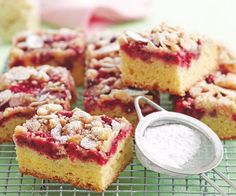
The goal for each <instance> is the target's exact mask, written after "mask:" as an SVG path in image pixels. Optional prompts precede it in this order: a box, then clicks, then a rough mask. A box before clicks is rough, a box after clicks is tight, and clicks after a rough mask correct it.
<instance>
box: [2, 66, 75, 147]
mask: <svg viewBox="0 0 236 196" xmlns="http://www.w3.org/2000/svg"><path fill="white" fill-rule="evenodd" d="M0 81H1V83H0V143H2V142H9V141H12V135H13V132H14V129H15V127H16V125H20V124H22V123H23V122H25V120H27V119H29V118H31V117H32V116H33V115H34V114H35V112H36V110H37V108H38V107H39V106H40V105H42V104H45V103H56V104H60V105H61V107H62V108H64V109H70V104H71V102H72V98H74V99H76V91H75V86H74V81H73V78H72V76H71V75H70V73H69V71H67V70H66V69H65V68H62V67H58V68H54V67H51V66H48V65H44V66H39V67H37V68H33V67H22V66H18V67H14V68H12V69H10V70H9V71H7V72H6V73H4V74H3V75H1V76H0ZM72 96H73V97H72Z"/></svg>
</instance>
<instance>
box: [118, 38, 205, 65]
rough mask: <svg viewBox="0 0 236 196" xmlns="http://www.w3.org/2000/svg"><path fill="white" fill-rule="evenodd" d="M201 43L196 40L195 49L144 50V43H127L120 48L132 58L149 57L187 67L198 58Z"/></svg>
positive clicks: (145, 59) (145, 58)
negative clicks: (176, 50)
mask: <svg viewBox="0 0 236 196" xmlns="http://www.w3.org/2000/svg"><path fill="white" fill-rule="evenodd" d="M200 46H201V43H200V42H198V48H197V50H196V51H187V50H184V49H182V50H181V51H179V52H161V51H160V52H152V51H150V52H149V51H147V50H144V48H145V47H146V43H141V42H137V43H133V42H132V43H127V44H124V45H122V46H121V50H123V51H125V53H127V54H128V55H129V56H130V57H132V58H140V59H142V60H143V61H149V60H150V59H151V58H156V59H160V60H162V61H164V62H166V63H167V64H174V65H178V66H181V67H186V68H189V67H190V66H191V62H192V60H194V59H198V58H199V56H200V53H201V51H200V50H201V47H200Z"/></svg>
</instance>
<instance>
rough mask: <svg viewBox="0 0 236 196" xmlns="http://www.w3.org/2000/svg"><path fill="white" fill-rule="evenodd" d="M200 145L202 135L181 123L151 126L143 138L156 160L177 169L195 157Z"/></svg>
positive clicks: (148, 150)
mask: <svg viewBox="0 0 236 196" xmlns="http://www.w3.org/2000/svg"><path fill="white" fill-rule="evenodd" d="M200 146H201V137H200V135H199V134H197V133H196V131H194V130H193V129H191V128H190V127H187V126H184V125H181V124H164V125H161V126H157V127H149V128H148V129H147V130H146V132H145V134H144V138H143V148H144V149H146V151H147V152H149V154H150V155H152V158H153V160H154V161H157V162H159V163H161V164H163V165H166V166H171V167H174V168H177V169H181V168H182V166H183V165H184V164H186V163H188V162H189V161H190V160H191V159H193V157H194V155H196V153H197V152H198V150H199V148H200Z"/></svg>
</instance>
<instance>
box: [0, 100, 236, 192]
mask: <svg viewBox="0 0 236 196" xmlns="http://www.w3.org/2000/svg"><path fill="white" fill-rule="evenodd" d="M162 103H163V107H165V108H167V109H168V108H169V106H170V105H169V102H168V99H167V98H166V96H163V97H162ZM235 149H236V141H226V142H224V152H225V154H224V159H223V161H222V163H221V164H220V166H219V167H218V169H219V170H220V171H221V172H223V173H224V174H226V175H227V177H228V178H229V179H231V180H233V181H236V150H235ZM207 175H208V177H210V178H211V179H212V180H213V181H214V182H215V183H216V184H217V185H219V186H220V187H221V188H223V189H224V190H225V192H227V193H228V194H229V195H236V191H235V190H233V189H231V187H229V185H228V184H226V183H225V182H224V181H223V180H222V179H221V178H219V177H218V176H217V175H215V174H214V173H213V172H209V173H207ZM0 195H7V196H8V195H10V196H15V195H19V196H20V195H21V196H28V195H42V196H44V195H49V196H51V195H60V196H65V195H68V196H69V195H73V196H76V195H79V196H83V195H86V196H90V195H105V196H107V195H117V196H123V195H124V196H125V195H135V196H136V195H161V196H165V195H176V196H178V195H179V196H182V195H218V193H217V192H215V190H214V189H213V188H212V187H211V186H210V185H209V184H207V182H205V180H204V179H202V178H201V177H200V176H191V177H188V178H179V179H178V178H172V177H169V176H166V175H161V174H158V173H155V172H152V171H150V170H147V169H145V168H144V167H143V166H142V165H141V164H140V163H139V161H138V160H137V159H136V157H135V154H134V159H133V161H132V163H131V164H130V165H129V166H128V167H127V168H126V169H125V171H123V172H122V173H121V175H120V176H119V177H118V179H117V181H116V182H114V183H113V184H112V185H111V186H110V187H109V188H108V190H107V191H106V192H104V193H94V192H91V191H88V190H83V189H78V188H74V187H73V186H71V185H68V184H59V183H55V182H49V181H48V180H39V179H36V178H34V177H31V176H27V175H22V174H21V173H20V172H19V171H18V164H17V161H16V157H15V148H14V144H13V143H8V144H2V145H0Z"/></svg>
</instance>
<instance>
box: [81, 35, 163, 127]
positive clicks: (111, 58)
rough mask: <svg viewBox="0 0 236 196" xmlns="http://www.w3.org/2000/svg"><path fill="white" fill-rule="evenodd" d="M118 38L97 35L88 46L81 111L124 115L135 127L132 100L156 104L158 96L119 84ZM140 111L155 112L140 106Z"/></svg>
mask: <svg viewBox="0 0 236 196" xmlns="http://www.w3.org/2000/svg"><path fill="white" fill-rule="evenodd" d="M118 36H119V35H117V34H111V33H102V34H96V35H95V36H94V38H93V40H92V41H91V42H90V44H89V45H88V47H87V51H86V74H85V75H86V83H85V86H86V89H85V91H84V108H85V111H87V112H89V113H91V114H96V115H99V114H106V115H108V116H111V117H121V116H124V117H125V118H127V119H128V120H129V121H130V122H131V123H132V124H133V125H134V126H135V125H136V124H137V123H138V118H137V115H136V111H135V108H134V98H135V97H136V96H139V95H143V96H147V97H149V98H150V99H152V100H153V101H155V102H157V103H159V93H158V92H157V91H147V90H141V89H134V88H129V87H127V86H126V85H124V83H123V82H122V81H121V71H120V66H121V62H120V56H119V45H118V42H117V38H118ZM142 111H143V113H144V114H148V113H150V112H152V111H154V109H153V108H151V107H150V106H149V105H147V104H142Z"/></svg>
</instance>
